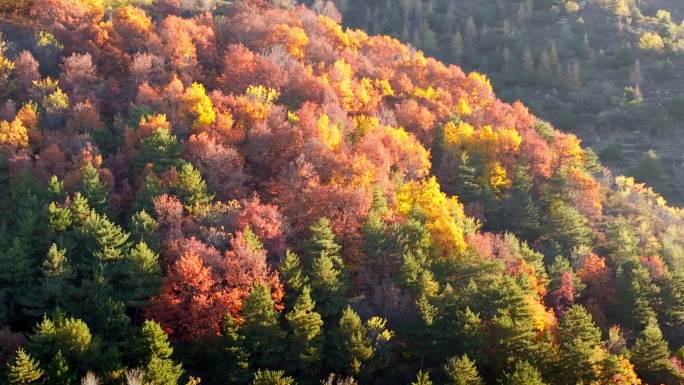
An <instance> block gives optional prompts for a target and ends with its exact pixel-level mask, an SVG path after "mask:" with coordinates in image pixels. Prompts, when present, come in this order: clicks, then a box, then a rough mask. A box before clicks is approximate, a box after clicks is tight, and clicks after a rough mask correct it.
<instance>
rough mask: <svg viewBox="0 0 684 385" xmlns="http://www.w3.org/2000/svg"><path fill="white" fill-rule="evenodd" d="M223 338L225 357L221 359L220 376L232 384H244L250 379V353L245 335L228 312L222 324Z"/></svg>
mask: <svg viewBox="0 0 684 385" xmlns="http://www.w3.org/2000/svg"><path fill="white" fill-rule="evenodd" d="M221 332H222V333H221V334H222V340H223V342H225V346H226V349H225V351H224V352H225V354H224V357H225V359H223V360H221V372H220V378H222V379H226V380H227V382H228V383H230V384H244V383H247V382H248V381H249V378H248V374H249V370H248V369H249V353H248V352H247V351H246V350H245V348H246V346H245V337H244V336H243V335H242V334H241V333H240V330H239V326H238V323H237V322H236V321H235V319H234V318H233V317H232V316H231V315H230V313H228V314H226V316H225V318H224V319H223V323H222V325H221Z"/></svg>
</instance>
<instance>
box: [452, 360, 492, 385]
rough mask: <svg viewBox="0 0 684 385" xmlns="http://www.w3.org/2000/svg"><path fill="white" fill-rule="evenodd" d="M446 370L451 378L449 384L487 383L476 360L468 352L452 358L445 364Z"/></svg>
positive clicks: (474, 384) (477, 384)
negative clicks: (478, 369)
mask: <svg viewBox="0 0 684 385" xmlns="http://www.w3.org/2000/svg"><path fill="white" fill-rule="evenodd" d="M444 371H445V372H446V375H447V377H448V378H449V381H448V382H447V385H485V382H484V380H483V379H482V377H481V376H480V374H479V373H478V372H477V368H476V367H475V362H473V361H472V360H471V359H470V358H468V355H466V354H464V355H462V356H460V357H452V358H450V359H449V361H447V363H446V365H444Z"/></svg>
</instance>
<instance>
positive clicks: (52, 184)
mask: <svg viewBox="0 0 684 385" xmlns="http://www.w3.org/2000/svg"><path fill="white" fill-rule="evenodd" d="M66 197H67V193H66V190H65V189H64V181H63V180H61V179H59V178H58V177H57V176H56V175H53V176H51V177H50V181H49V182H48V198H49V199H50V200H51V201H53V202H64V199H65V198H66Z"/></svg>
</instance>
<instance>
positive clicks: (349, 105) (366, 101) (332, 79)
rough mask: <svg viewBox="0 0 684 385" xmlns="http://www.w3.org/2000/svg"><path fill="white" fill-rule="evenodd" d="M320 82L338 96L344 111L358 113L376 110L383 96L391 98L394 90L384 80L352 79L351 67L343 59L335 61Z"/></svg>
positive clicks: (352, 71)
mask: <svg viewBox="0 0 684 385" xmlns="http://www.w3.org/2000/svg"><path fill="white" fill-rule="evenodd" d="M322 81H323V82H324V83H326V84H328V85H330V86H332V88H333V89H334V90H335V92H336V93H337V95H339V97H340V99H341V101H342V105H343V106H344V108H345V110H347V111H349V112H352V113H358V112H363V111H366V110H374V109H377V107H378V105H379V104H380V101H381V100H382V98H383V97H385V96H393V95H394V90H393V89H392V86H391V85H390V83H389V81H387V80H386V79H375V80H373V79H369V78H365V77H364V78H362V79H360V80H358V81H356V80H355V78H354V70H353V68H352V66H351V65H350V64H348V63H346V62H345V61H344V60H343V59H339V60H337V61H336V62H335V63H334V64H333V65H332V67H331V69H330V70H329V73H328V74H325V75H323V78H322Z"/></svg>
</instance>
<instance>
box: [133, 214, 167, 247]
mask: <svg viewBox="0 0 684 385" xmlns="http://www.w3.org/2000/svg"><path fill="white" fill-rule="evenodd" d="M130 230H131V240H133V241H134V242H145V244H147V246H149V247H150V248H151V249H152V250H155V251H158V250H159V242H160V239H159V233H158V231H159V224H158V223H157V220H156V219H154V218H153V217H152V216H151V215H150V214H148V213H147V211H145V210H140V211H138V212H137V213H135V214H133V216H132V217H131V227H130Z"/></svg>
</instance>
